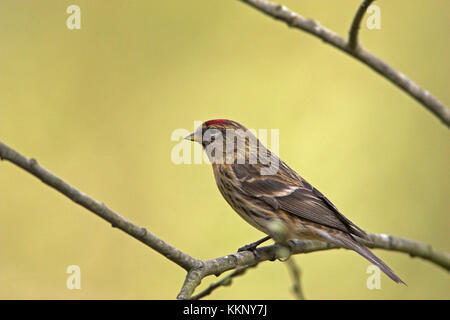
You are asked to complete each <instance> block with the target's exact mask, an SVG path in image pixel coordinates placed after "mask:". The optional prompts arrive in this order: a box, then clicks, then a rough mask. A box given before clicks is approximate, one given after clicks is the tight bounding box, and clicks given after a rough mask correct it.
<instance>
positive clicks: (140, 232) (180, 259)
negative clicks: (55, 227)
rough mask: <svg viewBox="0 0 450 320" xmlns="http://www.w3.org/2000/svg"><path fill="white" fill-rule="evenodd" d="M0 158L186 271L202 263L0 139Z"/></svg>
mask: <svg viewBox="0 0 450 320" xmlns="http://www.w3.org/2000/svg"><path fill="white" fill-rule="evenodd" d="M0 160H8V161H10V162H11V163H14V164H15V165H17V166H19V167H20V168H22V169H23V170H25V171H27V172H28V173H30V174H32V175H33V176H35V177H36V178H39V179H40V180H41V181H42V182H43V183H45V184H46V185H48V186H50V187H52V188H53V189H55V190H57V191H59V192H60V193H62V194H63V195H65V196H66V197H68V198H69V199H71V200H72V201H74V202H75V203H77V204H79V205H80V206H82V207H84V208H86V209H87V210H89V211H91V212H92V213H95V214H96V215H97V216H99V217H100V218H102V219H104V220H106V221H108V222H109V223H111V225H112V226H113V227H114V228H118V229H120V230H122V231H123V232H125V233H128V234H129V235H130V236H132V237H133V238H135V239H137V240H139V241H141V242H142V243H144V244H146V245H147V246H149V247H150V248H152V249H154V250H155V251H157V252H159V253H160V254H162V255H163V256H165V257H166V258H167V259H169V260H170V261H172V262H175V263H176V264H177V265H179V266H180V267H182V268H183V269H185V270H187V271H189V270H192V269H195V268H198V267H200V266H201V265H202V261H200V260H198V259H195V258H192V257H191V256H189V255H188V254H186V253H184V252H181V251H180V250H178V249H177V248H175V247H173V246H171V245H170V244H168V243H167V242H164V241H163V240H161V239H159V238H158V237H156V236H155V235H153V234H151V233H150V232H148V231H147V230H146V229H145V228H142V227H139V226H137V225H135V224H134V223H132V222H131V221H129V220H127V219H125V218H124V217H122V216H120V215H119V214H117V213H115V212H114V211H112V210H111V209H109V208H108V207H107V206H106V205H105V204H103V203H100V202H98V201H96V200H94V199H93V198H91V197H89V196H88V195H86V194H84V193H83V192H81V191H79V190H78V189H76V188H74V187H72V186H71V185H69V184H68V183H67V182H65V181H63V180H62V179H61V178H59V177H57V176H55V175H54V174H53V173H51V172H50V171H48V170H46V169H45V168H43V167H41V166H40V165H39V164H38V163H37V161H36V160H35V159H27V158H25V157H24V156H23V155H21V154H20V153H18V152H17V151H15V150H13V149H12V148H10V147H8V146H7V145H5V144H4V143H2V142H1V141H0Z"/></svg>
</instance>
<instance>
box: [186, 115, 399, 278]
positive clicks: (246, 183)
mask: <svg viewBox="0 0 450 320" xmlns="http://www.w3.org/2000/svg"><path fill="white" fill-rule="evenodd" d="M209 129H214V130H215V132H217V134H218V135H220V134H221V135H222V137H225V136H226V134H227V130H234V131H233V132H236V136H237V139H243V141H244V140H245V144H243V145H242V144H241V145H240V146H241V150H239V144H238V143H235V144H234V150H232V151H233V152H232V153H229V154H226V152H225V150H226V147H225V141H226V139H225V138H224V139H223V140H222V143H223V144H224V145H223V148H222V152H223V154H222V155H221V157H222V158H223V159H224V160H228V161H222V163H220V161H211V162H212V167H213V171H214V177H215V180H216V183H217V186H218V188H219V190H220V192H221V194H222V196H223V197H224V198H225V200H226V201H227V202H228V203H229V204H230V206H231V207H232V208H233V209H234V210H235V211H236V212H237V213H238V214H239V215H240V216H241V217H242V218H243V219H244V220H245V221H247V222H248V223H249V224H251V225H252V226H254V227H255V228H257V229H258V230H260V231H262V232H264V233H266V234H268V235H270V236H272V237H273V238H274V240H275V241H277V239H276V235H274V234H271V233H272V232H271V230H270V228H269V225H270V222H271V221H274V220H278V221H281V222H282V223H283V224H284V225H285V226H286V227H287V228H286V229H287V230H288V233H289V234H288V238H289V239H309V240H321V241H326V242H330V243H334V244H338V245H341V246H344V247H346V248H349V249H352V250H354V251H356V252H358V253H359V254H361V255H362V256H363V257H364V258H366V259H367V260H369V261H370V262H372V263H373V264H375V265H377V266H378V267H379V268H380V269H381V270H382V271H383V272H384V273H386V274H387V275H388V276H389V277H390V278H391V279H392V280H394V281H395V282H401V283H403V281H402V280H401V279H400V278H399V277H398V276H396V275H395V273H394V272H393V271H392V270H391V269H390V268H389V267H388V266H387V265H386V264H385V263H384V262H383V261H381V259H379V258H378V257H377V256H375V255H374V254H373V253H372V252H371V251H370V250H369V249H368V248H367V247H365V246H364V245H363V244H361V243H360V242H359V241H358V238H362V239H367V235H366V233H365V232H364V231H363V230H362V229H360V228H359V227H357V226H356V225H355V224H354V223H352V222H351V221H350V220H348V219H347V218H346V217H344V215H342V213H340V212H339V210H338V209H337V208H336V207H335V206H334V205H333V204H332V203H331V201H330V200H328V199H327V198H326V197H325V196H324V195H323V194H322V193H321V192H320V191H319V190H317V189H315V188H314V187H313V186H312V185H311V184H309V183H308V182H307V181H306V180H305V179H303V178H302V177H300V176H299V175H298V174H297V173H296V172H295V171H294V170H292V169H291V168H289V167H288V166H287V165H286V164H285V163H284V162H283V161H282V160H281V159H279V158H278V157H277V156H276V155H275V154H273V153H271V152H270V150H268V149H266V148H265V147H264V146H263V145H262V144H261V143H260V142H259V141H258V140H257V139H256V137H254V136H253V135H252V134H251V133H250V132H249V131H247V129H246V128H245V127H244V126H242V125H240V124H239V123H237V122H235V121H231V120H225V119H218V120H210V121H206V122H205V123H203V125H202V126H201V127H200V128H198V129H197V131H196V132H195V133H193V134H192V135H190V136H188V137H187V138H188V139H189V140H192V141H196V142H199V143H201V144H202V145H203V147H204V148H205V149H207V148H209V147H211V144H212V143H216V144H218V143H220V140H218V136H215V137H214V139H211V141H205V139H203V133H204V132H206V131H207V130H209ZM242 132H245V134H246V135H243V134H242ZM253 138H254V139H256V141H257V142H258V143H257V144H256V145H254V144H251V143H249V140H251V139H253ZM242 147H244V149H245V150H242ZM239 152H241V155H242V154H245V160H246V161H245V163H242V162H240V163H238V161H237V159H238V154H239ZM261 155H266V157H267V158H268V159H269V160H270V161H269V162H267V161H262V157H261ZM252 156H253V159H257V161H256V163H252V162H251V161H249V159H252ZM255 157H256V158H255ZM210 158H211V157H210ZM215 159H216V160H217V158H215ZM230 160H233V161H230ZM260 160H261V161H260ZM223 162H225V163H223ZM275 162H277V163H278V168H277V169H278V170H277V171H276V172H275V173H274V174H269V175H265V174H262V173H261V172H262V169H263V168H268V167H269V165H270V163H275Z"/></svg>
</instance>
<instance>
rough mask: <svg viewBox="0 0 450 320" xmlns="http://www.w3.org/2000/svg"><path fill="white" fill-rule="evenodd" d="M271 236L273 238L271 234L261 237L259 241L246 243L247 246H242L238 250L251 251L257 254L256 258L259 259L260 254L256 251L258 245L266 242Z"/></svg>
mask: <svg viewBox="0 0 450 320" xmlns="http://www.w3.org/2000/svg"><path fill="white" fill-rule="evenodd" d="M271 238H272V237H271V236H265V237H264V238H262V239H259V240H258V241H255V242H252V243H249V244H246V245H245V246H243V247H240V248H239V249H238V252H242V251H251V252H252V253H253V254H254V255H255V258H256V259H258V260H259V254H258V252H257V251H256V247H257V246H259V245H260V244H261V243H263V242H266V241H267V240H269V239H271Z"/></svg>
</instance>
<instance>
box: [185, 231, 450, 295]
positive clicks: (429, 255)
mask: <svg viewBox="0 0 450 320" xmlns="http://www.w3.org/2000/svg"><path fill="white" fill-rule="evenodd" d="M368 236H369V239H370V241H363V243H364V244H365V245H366V246H367V247H369V248H372V249H385V250H391V251H397V252H403V253H406V254H408V255H410V256H411V257H419V258H422V259H424V260H428V261H430V262H432V263H434V264H436V265H438V266H440V267H442V268H443V269H445V270H447V271H450V254H448V253H445V252H442V251H438V250H435V249H433V248H432V247H431V246H430V245H427V244H424V243H420V242H417V241H413V240H408V239H405V238H400V237H394V236H390V235H385V234H375V233H370V234H368ZM280 248H281V247H280V246H279V245H277V244H274V245H271V246H265V247H261V248H258V249H256V256H257V257H258V258H256V257H255V255H254V254H253V253H252V252H250V251H243V252H238V253H234V254H230V255H226V256H223V257H220V258H216V259H212V260H208V261H205V262H204V263H203V265H202V267H201V268H198V269H195V270H191V271H189V272H188V274H187V276H186V280H185V282H184V284H183V286H182V287H181V290H180V293H179V294H178V296H177V298H178V299H190V298H191V296H192V294H193V292H194V290H195V288H196V287H197V286H198V285H200V283H201V280H202V279H203V278H205V277H207V276H210V275H216V276H217V275H220V274H221V273H223V272H225V271H228V270H233V269H235V268H238V267H239V268H240V267H245V266H248V265H255V264H256V263H261V262H263V261H274V260H275V259H278V258H280V257H279V255H278V253H279V252H280ZM290 248H291V252H292V254H300V253H310V252H315V251H323V250H330V249H339V248H341V247H339V246H337V245H333V244H329V243H325V242H321V241H309V240H307V241H300V240H291V241H290ZM344 249H345V248H344ZM218 287H220V286H217V287H216V288H218ZM216 288H214V289H216ZM211 291H212V290H211Z"/></svg>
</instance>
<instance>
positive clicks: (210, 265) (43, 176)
mask: <svg viewBox="0 0 450 320" xmlns="http://www.w3.org/2000/svg"><path fill="white" fill-rule="evenodd" d="M0 160H7V161H9V162H11V163H13V164H15V165H17V166H19V167H20V168H22V169H24V170H25V171H27V172H28V173H30V174H31V175H33V176H35V177H37V178H39V179H40V180H41V181H42V182H43V183H45V184H47V185H48V186H50V187H51V188H53V189H55V190H57V191H58V192H60V193H61V194H63V195H65V196H66V197H68V198H69V199H71V200H73V201H74V202H76V203H78V204H79V205H81V206H83V207H84V208H86V209H87V210H89V211H91V212H93V213H95V214H96V215H98V216H99V217H101V218H103V219H104V220H106V221H108V222H109V223H111V224H112V226H113V227H116V228H118V229H121V230H122V231H124V232H126V233H128V234H129V235H131V236H132V237H134V238H136V239H138V240H139V241H141V242H143V243H145V244H146V245H148V246H149V247H151V248H152V249H154V250H156V251H157V252H159V253H161V254H162V255H163V256H165V257H166V258H167V259H169V260H170V261H173V262H174V263H176V264H178V265H179V266H180V267H182V268H184V269H185V270H187V271H188V272H187V275H186V279H185V281H184V283H183V285H182V287H181V290H180V293H179V294H178V296H177V298H178V299H190V298H191V297H192V294H193V292H194V290H195V288H196V287H198V285H199V284H200V282H201V281H202V279H203V278H205V277H207V276H210V275H220V274H222V273H223V272H225V271H228V270H234V269H236V268H238V267H246V266H252V265H255V264H257V263H261V262H263V261H267V260H270V261H273V260H275V259H278V258H279V256H280V255H279V252H280V249H281V248H282V247H281V246H279V245H277V244H274V245H271V246H265V247H261V248H257V249H256V250H255V252H256V254H255V253H253V252H250V251H242V252H237V253H234V254H230V255H226V256H223V257H219V258H216V259H212V260H207V261H201V260H199V259H195V258H193V257H191V256H189V255H188V254H186V253H183V252H181V251H180V250H178V249H177V248H175V247H173V246H171V245H170V244H168V243H166V242H164V241H163V240H161V239H159V238H158V237H156V236H155V235H153V234H151V233H150V232H148V231H147V230H146V229H145V228H142V227H139V226H137V225H135V224H133V223H132V222H131V221H129V220H127V219H125V218H123V217H121V216H120V215H118V214H117V213H115V212H114V211H112V210H111V209H109V208H108V207H106V206H105V205H104V204H102V203H100V202H98V201H96V200H94V199H93V198H91V197H89V196H87V195H85V194H84V193H82V192H81V191H79V190H77V189H76V188H74V187H72V186H71V185H69V184H68V183H67V182H65V181H63V180H62V179H61V178H59V177H57V176H55V175H54V174H53V173H51V172H50V171H48V170H46V169H45V168H43V167H41V166H40V165H39V164H38V163H37V161H36V160H34V159H27V158H26V157H24V156H23V155H21V154H20V153H18V152H17V151H15V150H13V149H12V148H10V147H8V146H7V145H5V144H4V143H2V142H0ZM369 239H370V241H366V242H365V244H366V245H367V246H368V247H370V248H381V249H385V250H392V251H398V252H404V253H407V254H408V255H410V256H412V257H420V258H422V259H425V260H428V261H430V262H432V263H434V264H436V265H438V266H441V267H442V268H444V269H446V270H447V271H448V270H450V254H448V253H445V252H441V251H438V250H435V249H433V248H432V247H431V246H429V245H427V244H424V243H420V242H416V241H412V240H408V239H404V238H400V237H394V236H390V235H384V234H369ZM290 248H291V252H292V254H299V253H309V252H314V251H321V250H329V249H335V248H339V247H338V246H336V245H331V244H327V243H324V242H320V241H299V240H293V241H291V242H290ZM237 273H239V271H238V272H237ZM218 287H220V285H219V286H218Z"/></svg>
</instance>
